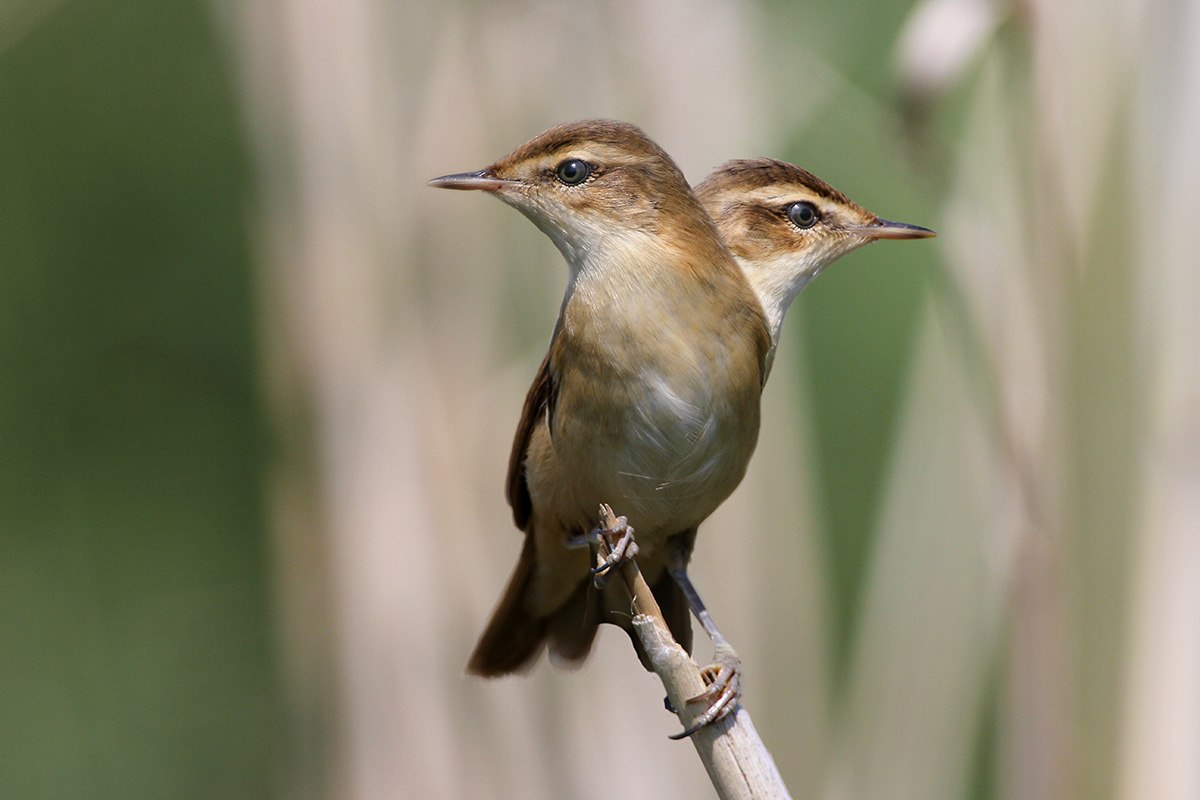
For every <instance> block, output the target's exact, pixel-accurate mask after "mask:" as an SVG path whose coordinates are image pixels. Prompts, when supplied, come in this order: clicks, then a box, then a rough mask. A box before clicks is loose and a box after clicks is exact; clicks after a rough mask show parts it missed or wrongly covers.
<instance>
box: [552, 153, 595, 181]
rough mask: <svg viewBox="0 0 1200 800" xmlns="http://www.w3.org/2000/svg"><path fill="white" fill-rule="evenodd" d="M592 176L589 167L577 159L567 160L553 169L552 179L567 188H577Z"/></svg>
mask: <svg viewBox="0 0 1200 800" xmlns="http://www.w3.org/2000/svg"><path fill="white" fill-rule="evenodd" d="M591 174H592V168H591V166H590V165H589V164H588V163H587V162H586V161H582V160H580V159H578V158H568V159H567V160H566V161H564V162H562V163H561V164H559V165H558V166H557V167H555V168H554V177H556V178H558V179H559V180H560V181H562V182H563V183H565V184H566V185H567V186H578V185H579V184H581V183H583V182H584V181H586V180H587V179H588V176H589V175H591Z"/></svg>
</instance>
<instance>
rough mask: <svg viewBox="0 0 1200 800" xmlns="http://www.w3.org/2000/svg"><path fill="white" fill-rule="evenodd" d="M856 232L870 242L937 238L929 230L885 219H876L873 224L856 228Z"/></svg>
mask: <svg viewBox="0 0 1200 800" xmlns="http://www.w3.org/2000/svg"><path fill="white" fill-rule="evenodd" d="M858 232H859V233H861V234H862V235H863V236H864V237H866V238H867V239H868V240H869V241H872V242H873V241H875V240H876V239H928V238H930V237H933V236H937V234H936V233H934V232H933V231H931V230H929V228H922V227H921V226H920V225H909V224H908V223H906V222H892V221H891V220H887V219H876V220H875V222H874V224H872V225H864V226H862V227H861V228H858Z"/></svg>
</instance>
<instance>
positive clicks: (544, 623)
mask: <svg viewBox="0 0 1200 800" xmlns="http://www.w3.org/2000/svg"><path fill="white" fill-rule="evenodd" d="M536 562H537V555H536V553H535V552H534V543H533V536H532V535H526V537H525V546H524V547H522V548H521V557H520V558H519V559H518V560H517V567H516V569H515V570H513V574H512V577H511V578H509V580H508V588H506V589H505V590H504V595H503V596H502V597H501V598H500V604H499V605H498V606H496V610H495V611H494V612H492V618H491V620H490V621H489V622H488V625H487V628H486V629H485V630H484V632H483V635H482V636H480V637H479V642H478V643H477V644H476V645H475V650H474V652H472V653H471V658H470V660H469V661H468V662H467V672H468V673H469V674H471V675H479V676H481V677H485V678H493V677H497V676H499V675H508V674H510V673H513V672H522V671H524V670H526V669H528V668H529V667H530V666H532V665H533V662H535V661H536V660H537V657H538V656H539V655H540V654H541V652H542V648H543V647H545V646H546V644H549V645H550V652H551V656H552V658H553V660H554V662H555V664H556V665H558V666H574V665H578V664H579V663H581V662H582V661H583V660H584V659H585V658H587V655H588V653H589V652H590V651H591V649H592V640H593V639H594V638H595V636H596V627H597V626H598V625H599V623H600V604H599V596H598V593H597V592H596V591H595V590H594V589H593V588H592V582H591V580H589V579H587V578H586V577H585V578H583V579H582V580H580V583H579V587H578V588H577V589H576V590H575V591H574V592H573V593H572V594H571V596H570V598H568V600H567V602H566V603H564V604H563V605H562V606H561V607H560V608H559V609H558V610H556V611H554V612H553V613H551V614H549V615H545V616H538V615H535V614H533V613H531V612H530V611H529V606H530V603H529V602H528V595H529V592H530V591H531V588H532V584H533V573H534V567H535V565H536Z"/></svg>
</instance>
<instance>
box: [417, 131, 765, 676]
mask: <svg viewBox="0 0 1200 800" xmlns="http://www.w3.org/2000/svg"><path fill="white" fill-rule="evenodd" d="M430 185H432V186H437V187H442V188H447V189H478V190H483V191H486V192H490V193H493V194H495V195H496V196H497V197H499V198H500V199H501V200H503V201H504V202H506V203H508V204H509V205H511V206H513V207H515V208H516V209H517V210H519V211H520V212H521V213H523V214H524V215H525V216H527V217H529V219H530V220H532V221H533V223H534V224H535V225H537V226H538V228H540V229H541V230H542V231H543V232H544V233H545V234H546V235H547V236H549V237H550V238H551V239H552V240H553V241H554V243H555V244H556V245H557V246H558V248H559V250H560V251H561V252H562V254H563V256H564V257H565V258H566V261H567V264H568V267H569V269H570V277H569V279H568V282H567V291H566V297H565V298H564V300H563V304H562V308H561V311H560V314H559V318H558V323H557V324H556V325H555V327H554V333H553V335H552V337H551V341H550V350H549V353H548V354H547V355H546V358H545V360H544V361H543V362H542V366H541V369H540V370H539V371H538V375H537V377H536V378H535V380H534V382H533V386H532V388H530V390H529V393H528V396H527V397H526V399H525V407H524V411H523V412H522V416H521V421H520V424H519V425H518V426H517V435H516V439H515V441H514V442H513V449H512V457H511V459H510V462H509V474H508V501H509V504H510V505H511V506H512V508H513V516H514V519H515V521H516V524H517V527H519V528H520V529H521V530H523V531H524V532H525V534H526V536H525V545H524V548H523V549H522V551H521V556H520V560H519V561H518V563H517V567H516V570H515V571H514V573H513V575H512V578H511V579H510V581H509V584H508V588H507V589H506V590H505V593H504V595H503V597H502V598H501V600H500V603H499V605H498V607H497V608H496V610H495V612H494V614H493V616H492V619H491V622H489V624H488V626H487V629H486V630H485V631H484V633H483V635H482V637H481V638H480V640H479V643H478V644H477V645H476V648H475V651H474V653H473V654H472V655H471V658H470V661H469V662H468V664H467V671H468V672H471V673H474V674H477V675H484V676H492V675H503V674H505V673H510V672H514V671H518V670H521V669H522V668H524V667H526V666H528V665H529V664H530V663H532V661H533V660H534V659H535V658H536V657H537V655H538V654H539V653H540V652H541V650H542V648H543V647H544V646H545V645H546V644H548V645H549V648H550V653H551V656H552V658H553V659H554V660H555V662H556V663H560V664H571V663H577V662H579V661H581V660H582V659H583V658H585V657H586V656H587V654H588V652H589V650H590V648H591V645H592V639H593V637H594V636H595V632H596V626H597V625H598V623H600V622H602V621H607V622H613V623H615V624H618V625H621V626H622V627H624V628H625V629H626V630H627V631H628V630H629V623H630V616H629V608H628V602H627V601H626V602H625V603H624V604H623V605H622V604H621V603H620V602H617V601H616V600H615V599H613V600H610V599H608V598H607V595H608V594H609V593H608V592H607V591H605V590H604V589H597V588H596V587H595V586H594V584H593V580H592V574H591V567H592V562H591V558H590V552H589V549H588V547H587V546H586V539H585V537H586V535H587V534H588V533H589V532H590V531H592V530H593V529H595V528H597V525H598V522H599V519H598V516H599V515H598V509H599V504H600V503H602V502H603V503H609V504H611V505H612V506H614V507H616V508H617V509H618V510H619V511H620V512H621V513H623V514H626V515H628V517H629V518H630V519H631V520H632V521H633V523H634V525H636V527H637V542H638V545H639V546H640V553H639V554H638V556H637V562H638V565H639V567H640V568H641V570H642V572H643V574H644V576H645V578H646V580H647V582H648V583H649V584H650V586H651V588H652V589H653V591H654V594H655V597H656V599H657V600H658V602H659V604H660V606H661V607H662V610H663V613H664V616H665V617H666V619H667V623H668V625H669V626H670V628H671V632H672V634H673V635H674V636H675V637H676V639H677V640H678V641H679V642H680V643H681V644H682V645H683V646H684V647H687V648H688V649H689V650H690V648H691V641H692V635H691V622H690V619H689V617H688V612H689V604H688V601H689V598H688V597H687V596H685V595H684V593H683V591H684V590H683V589H682V588H681V583H682V584H683V585H684V586H686V587H687V588H689V589H690V584H688V583H687V577H686V572H685V568H686V564H687V560H688V557H689V555H690V553H691V550H692V544H693V541H694V539H695V535H696V528H697V526H699V524H700V523H701V522H702V521H703V520H704V519H705V518H706V517H708V516H709V514H711V513H712V512H713V510H715V509H716V508H717V506H718V505H720V504H721V502H722V501H724V500H725V498H726V497H728V496H729V494H730V492H732V491H733V490H734V488H735V487H736V486H737V485H738V483H739V482H741V480H742V476H743V475H744V474H745V471H746V464H747V462H748V461H749V460H750V455H751V453H752V452H753V450H754V445H755V442H756V440H757V438H758V425H759V400H760V394H761V390H762V384H763V380H764V378H765V376H766V358H767V353H768V350H769V349H770V346H771V337H770V332H769V329H768V327H767V321H766V318H765V317H764V315H763V311H762V307H761V305H760V304H759V302H758V299H757V298H756V297H755V294H754V291H753V290H752V289H751V287H750V284H749V282H748V281H747V280H746V277H745V276H744V275H743V273H742V271H741V270H740V269H739V267H738V265H737V263H736V262H735V261H734V259H733V256H732V255H731V254H730V252H729V250H728V249H727V248H726V247H725V245H724V244H723V243H722V242H721V239H720V237H719V236H718V234H717V230H716V228H715V227H714V226H713V223H712V221H711V220H710V219H709V217H708V215H707V214H706V213H705V212H704V209H703V208H702V207H701V206H700V203H699V202H698V201H697V199H696V196H695V194H694V193H693V192H692V189H691V187H690V186H689V185H688V183H687V181H686V180H685V178H684V176H683V174H682V173H681V172H680V170H679V168H678V167H677V166H676V165H675V163H674V162H673V161H672V160H671V158H670V156H668V155H667V154H666V153H665V152H664V151H663V150H662V149H661V148H660V147H659V146H658V145H656V144H655V143H654V142H652V141H650V140H649V139H648V138H647V137H646V135H645V134H644V133H642V131H640V130H639V129H638V128H636V127H634V126H632V125H628V124H623V123H618V122H607V121H586V122H578V123H571V124H567V125H561V126H559V127H556V128H553V129H551V130H549V131H546V132H545V133H543V134H541V135H540V136H538V137H536V138H535V139H533V140H531V141H530V142H528V143H526V144H524V145H522V146H521V147H518V148H517V149H516V150H514V151H513V152H512V153H510V154H509V155H508V156H505V157H504V158H502V159H501V160H499V161H497V162H496V163H495V164H493V165H492V166H490V167H488V168H486V169H484V170H480V171H479V172H472V173H465V174H461V175H448V176H445V177H442V178H437V179H435V180H433V181H430ZM634 644H635V647H638V646H639V645H638V642H637V640H636V638H634ZM639 652H640V648H639Z"/></svg>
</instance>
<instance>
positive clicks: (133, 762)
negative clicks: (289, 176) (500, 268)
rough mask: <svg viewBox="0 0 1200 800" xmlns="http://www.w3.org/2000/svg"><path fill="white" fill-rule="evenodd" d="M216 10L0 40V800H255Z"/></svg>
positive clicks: (249, 472) (241, 418)
mask: <svg viewBox="0 0 1200 800" xmlns="http://www.w3.org/2000/svg"><path fill="white" fill-rule="evenodd" d="M209 11H210V10H209V8H208V7H207V6H205V5H204V4H202V3H196V2H187V1H186V0H185V1H184V2H177V3H167V4H164V3H152V2H133V3H118V2H107V1H105V0H88V1H87V2H66V3H57V4H49V3H28V2H17V3H16V4H15V5H11V6H9V7H7V8H6V9H5V10H4V11H3V12H0V24H3V23H9V24H11V25H12V27H6V28H4V29H3V30H0V46H2V47H3V50H2V51H0V717H2V718H3V723H2V724H0V796H3V797H11V798H18V797H19V798H67V797H77V798H83V797H95V798H100V797H112V798H165V797H181V798H182V797H196V798H202V797H203V798H211V797H261V796H264V795H265V794H268V793H269V791H270V788H271V786H272V784H273V782H274V779H275V777H276V776H275V775H274V772H275V766H274V764H275V762H276V757H277V755H278V754H279V753H280V752H281V749H282V748H281V747H280V741H281V738H280V731H281V714H280V705H279V693H278V691H277V687H278V677H277V672H276V663H275V660H274V658H273V657H272V645H271V639H272V636H271V634H270V632H269V627H268V619H269V611H268V590H267V584H266V577H267V574H268V565H267V561H266V548H265V544H266V539H265V526H264V518H265V517H264V511H263V498H264V495H263V473H262V463H263V456H264V452H265V447H266V438H265V435H264V426H263V415H262V413H261V409H260V404H259V402H258V399H257V392H256V384H257V383H258V381H259V379H258V378H257V377H256V374H255V367H254V361H255V358H254V346H253V336H252V331H253V328H254V325H255V322H254V319H253V312H252V304H251V287H252V279H251V273H250V255H249V253H250V251H249V247H248V229H247V224H246V222H247V211H248V209H249V207H250V202H251V197H252V194H251V191H250V170H249V165H248V162H247V159H246V148H245V143H244V131H243V129H242V126H241V125H240V123H239V113H238V110H237V107H236V104H235V101H234V96H233V93H232V85H231V83H230V68H229V65H228V63H227V62H226V61H225V58H224V56H223V54H222V52H221V49H220V47H219V45H218V42H217V40H216V37H215V35H214V30H213V27H212V24H211V20H210V18H209Z"/></svg>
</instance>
